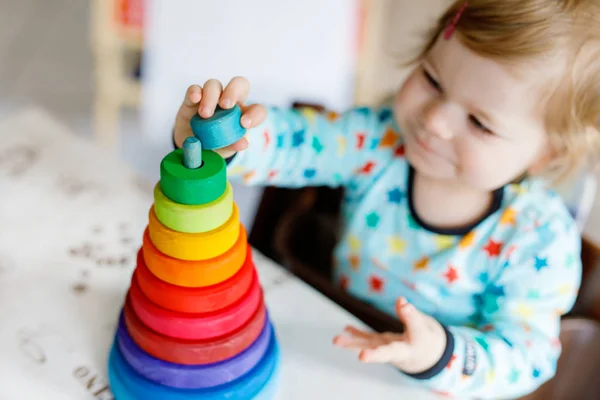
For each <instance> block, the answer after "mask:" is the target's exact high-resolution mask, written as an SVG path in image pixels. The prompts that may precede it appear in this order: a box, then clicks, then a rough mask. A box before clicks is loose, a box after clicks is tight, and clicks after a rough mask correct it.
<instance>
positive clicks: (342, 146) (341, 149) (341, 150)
mask: <svg viewBox="0 0 600 400" xmlns="http://www.w3.org/2000/svg"><path fill="white" fill-rule="evenodd" d="M335 141H336V143H337V155H338V156H343V155H344V154H345V153H346V138H345V137H344V136H341V135H339V136H336V138H335Z"/></svg>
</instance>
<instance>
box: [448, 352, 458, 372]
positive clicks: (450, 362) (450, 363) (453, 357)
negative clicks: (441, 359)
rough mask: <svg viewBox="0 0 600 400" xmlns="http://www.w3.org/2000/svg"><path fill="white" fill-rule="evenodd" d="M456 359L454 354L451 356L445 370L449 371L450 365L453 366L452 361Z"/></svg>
mask: <svg viewBox="0 0 600 400" xmlns="http://www.w3.org/2000/svg"><path fill="white" fill-rule="evenodd" d="M456 358H457V356H456V354H452V357H450V361H448V365H446V368H448V369H451V368H452V364H454V361H456Z"/></svg>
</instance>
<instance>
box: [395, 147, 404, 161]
mask: <svg viewBox="0 0 600 400" xmlns="http://www.w3.org/2000/svg"><path fill="white" fill-rule="evenodd" d="M405 154H406V148H405V147H404V145H403V144H401V145H399V146H396V148H395V149H394V157H396V158H399V157H404V155H405Z"/></svg>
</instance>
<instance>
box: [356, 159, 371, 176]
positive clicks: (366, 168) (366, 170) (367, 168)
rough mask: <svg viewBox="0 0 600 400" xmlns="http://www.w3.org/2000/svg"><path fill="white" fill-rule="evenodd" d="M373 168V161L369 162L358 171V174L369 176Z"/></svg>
mask: <svg viewBox="0 0 600 400" xmlns="http://www.w3.org/2000/svg"><path fill="white" fill-rule="evenodd" d="M374 167H375V163H374V162H373V161H369V162H367V163H365V164H364V165H363V166H362V167H360V168H359V169H358V173H359V174H363V175H366V174H370V173H371V171H372V170H373V168H374Z"/></svg>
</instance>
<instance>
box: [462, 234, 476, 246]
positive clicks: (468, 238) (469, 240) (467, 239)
mask: <svg viewBox="0 0 600 400" xmlns="http://www.w3.org/2000/svg"><path fill="white" fill-rule="evenodd" d="M474 241H475V232H474V231H471V232H469V233H467V234H466V235H465V236H464V237H463V238H462V239H461V241H460V244H459V247H460V248H461V249H468V248H469V247H471V246H472V245H473V242H474Z"/></svg>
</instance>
